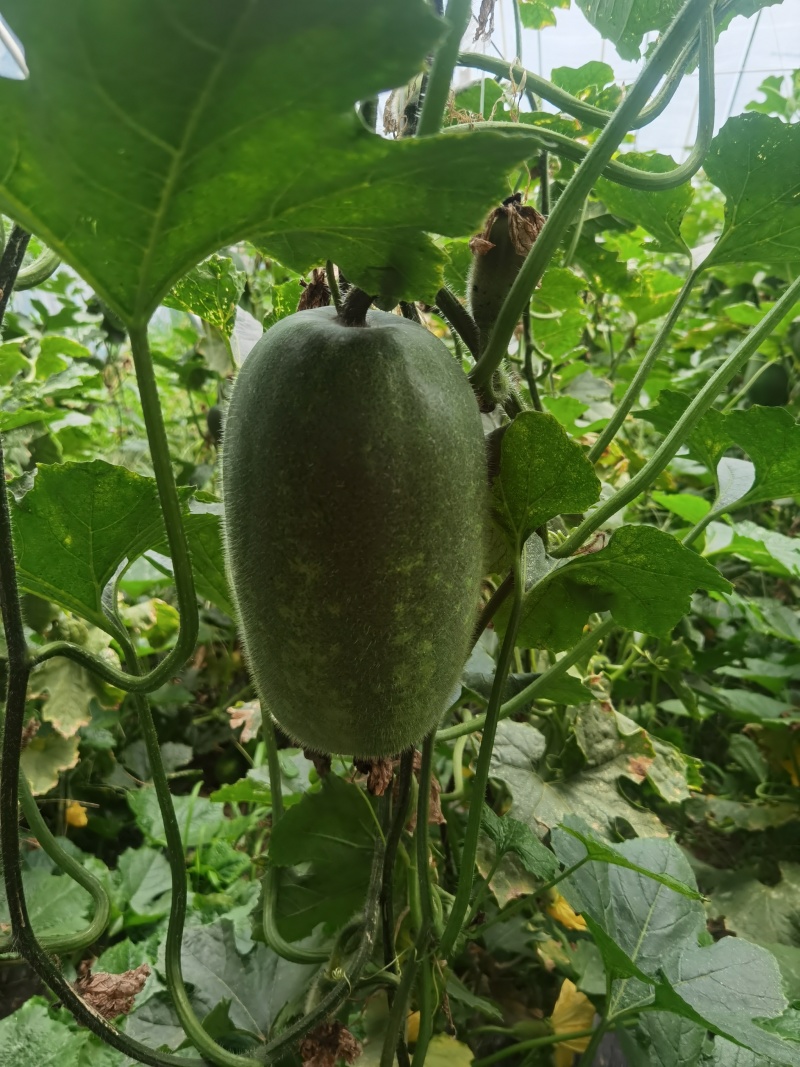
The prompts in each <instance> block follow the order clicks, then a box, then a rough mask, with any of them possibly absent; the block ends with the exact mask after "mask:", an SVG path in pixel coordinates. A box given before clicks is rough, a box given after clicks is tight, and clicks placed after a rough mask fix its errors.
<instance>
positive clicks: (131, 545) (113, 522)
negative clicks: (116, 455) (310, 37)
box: [12, 459, 188, 632]
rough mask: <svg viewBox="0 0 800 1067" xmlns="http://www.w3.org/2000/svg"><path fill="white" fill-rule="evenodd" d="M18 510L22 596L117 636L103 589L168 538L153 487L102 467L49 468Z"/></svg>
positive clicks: (16, 536) (100, 464)
mask: <svg viewBox="0 0 800 1067" xmlns="http://www.w3.org/2000/svg"><path fill="white" fill-rule="evenodd" d="M183 495H184V498H185V497H186V496H187V495H188V491H186V490H184V492H183ZM12 508H13V521H14V543H15V547H16V550H17V568H18V573H19V580H20V585H21V586H22V588H23V589H25V590H27V591H28V592H30V593H35V594H36V595H37V596H41V597H44V598H45V599H47V600H52V601H53V602H54V603H56V604H59V605H60V606H61V607H64V608H67V609H68V610H69V611H74V612H77V614H78V615H82V616H83V618H84V619H87V620H88V621H89V622H91V623H93V624H94V625H95V626H97V627H99V628H100V629H102V630H106V631H107V632H113V631H112V630H110V629H109V627H110V623H109V621H108V619H107V618H106V616H105V614H104V612H103V608H102V604H101V597H102V593H103V589H104V588H105V586H106V584H107V583H108V581H109V580H110V579H111V577H112V575H113V574H114V572H115V571H116V569H117V567H118V566H119V565H120V563H121V562H122V561H123V560H124V559H129V560H133V559H135V558H136V557H137V556H138V555H141V553H142V552H144V551H145V549H147V548H150V547H152V546H153V545H156V544H158V543H159V542H160V541H161V539H162V538H163V536H164V524H163V520H162V518H161V511H160V508H159V506H158V492H157V490H156V483H155V481H154V480H153V479H152V478H144V477H142V475H140V474H134V473H133V471H129V470H127V469H126V468H125V467H116V466H112V465H111V464H110V463H106V462H105V461H104V460H100V459H96V460H92V462H91V463H64V464H63V465H44V466H41V467H39V470H38V473H37V475H36V480H35V482H34V486H33V489H31V490H30V492H28V493H26V494H25V495H24V496H23V497H22V498H21V499H20V500H19V501H14V503H13V504H12Z"/></svg>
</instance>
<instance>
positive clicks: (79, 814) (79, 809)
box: [66, 800, 89, 827]
mask: <svg viewBox="0 0 800 1067" xmlns="http://www.w3.org/2000/svg"><path fill="white" fill-rule="evenodd" d="M66 819H67V826H77V827H81V826H85V825H86V824H87V822H88V821H89V817H88V815H87V814H86V808H85V807H84V806H83V804H81V803H80V801H78V800H71V801H70V802H69V804H67V811H66Z"/></svg>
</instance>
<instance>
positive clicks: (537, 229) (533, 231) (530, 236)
mask: <svg viewBox="0 0 800 1067" xmlns="http://www.w3.org/2000/svg"><path fill="white" fill-rule="evenodd" d="M501 219H505V220H506V225H507V227H508V238H509V240H510V242H511V245H512V247H513V249H514V251H515V252H516V253H517V255H519V256H527V254H528V252H530V250H531V248H532V247H533V243H534V241H535V240H536V238H537V237H538V236H539V234H540V233H541V232H542V227H543V226H544V224H545V217H544V215H540V214H539V212H538V211H537V210H536V208H535V207H531V206H530V205H529V204H523V203H522V194H521V193H514V194H513V196H509V197H507V198H506V199H505V200H504V201H503V203H502V204H501V205H500V206H499V207H496V208H494V209H493V210H492V211H490V212H489V214H488V215H487V217H486V222H485V223H484V224H483V229H482V230H481V232H480V233H476V234H475V236H474V237H472V238H471V240H470V242H469V250H470V252H472V254H473V255H474V256H485V255H486V254H487V253H488V252H491V250H492V249H493V248H495V247H497V239H498V232H497V230H496V229H495V224H496V223H498V222H499V221H500V220H501Z"/></svg>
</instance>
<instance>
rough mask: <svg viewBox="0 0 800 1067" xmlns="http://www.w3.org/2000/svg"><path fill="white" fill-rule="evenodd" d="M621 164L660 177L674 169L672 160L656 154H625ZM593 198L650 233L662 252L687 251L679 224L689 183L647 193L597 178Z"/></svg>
mask: <svg viewBox="0 0 800 1067" xmlns="http://www.w3.org/2000/svg"><path fill="white" fill-rule="evenodd" d="M623 159H624V162H625V163H626V164H627V165H628V166H631V167H636V168H637V170H645V171H648V172H649V173H651V174H661V173H663V172H664V171H669V170H674V169H675V165H676V164H675V161H674V160H673V159H672V158H671V157H670V156H662V155H659V154H657V153H655V154H648V153H644V152H626V153H625V155H624V157H623ZM596 191H597V195H598V196H599V197H600V199H601V200H603V202H604V203H605V205H606V207H607V208H608V210H609V211H610V212H612V213H613V214H614V215H619V216H620V217H621V218H623V219H628V220H629V221H630V222H636V223H638V224H639V225H640V226H643V227H644V229H646V230H647V232H648V233H651V234H652V235H653V237H655V238H656V240H657V242H658V248H659V250H660V251H662V252H683V253H684V254H686V255H688V253H689V249H688V248H687V247H686V242H685V241H684V239H683V237H682V236H681V223H682V221H683V216H684V215H685V214H686V212H687V210H688V208H689V206H690V204H691V202H692V187H691V184H690V183H689V182H686V184H684V185H679V186H678V188H677V189H665V190H663V191H660V192H649V191H646V190H644V189H628V188H626V187H625V186H623V185H617V184H616V183H614V182H610V181H608V179H606V178H601V179H600V181H599V182H598V183H597V188H596Z"/></svg>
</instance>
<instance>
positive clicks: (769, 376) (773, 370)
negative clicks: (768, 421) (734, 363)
mask: <svg viewBox="0 0 800 1067" xmlns="http://www.w3.org/2000/svg"><path fill="white" fill-rule="evenodd" d="M764 363H765V361H764V360H763V359H758V358H756V359H751V360H750V362H749V363H748V364H747V378H748V380H749V379H751V378H753V376H754V375H755V374H757V373H758V371H759V370H760V368H762V367H764ZM790 392H791V382H790V380H789V372H788V371H787V370H786V367H785V365H784V364H783V363H770V364H768V365H767V366H766V367H764V369H763V370H761V373H760V374H759V375H758V377H757V378H756V380H755V381H754V382H753V384H752V385H751V386H750V388H749V389H748V390H747V399H748V400H749V401H750V403H751V404H761V405H762V406H763V407H773V408H774V407H785V406H786V405H787V404H788V403H789V394H790Z"/></svg>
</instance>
